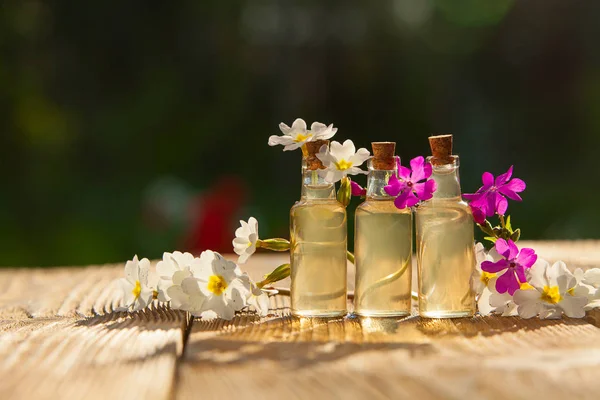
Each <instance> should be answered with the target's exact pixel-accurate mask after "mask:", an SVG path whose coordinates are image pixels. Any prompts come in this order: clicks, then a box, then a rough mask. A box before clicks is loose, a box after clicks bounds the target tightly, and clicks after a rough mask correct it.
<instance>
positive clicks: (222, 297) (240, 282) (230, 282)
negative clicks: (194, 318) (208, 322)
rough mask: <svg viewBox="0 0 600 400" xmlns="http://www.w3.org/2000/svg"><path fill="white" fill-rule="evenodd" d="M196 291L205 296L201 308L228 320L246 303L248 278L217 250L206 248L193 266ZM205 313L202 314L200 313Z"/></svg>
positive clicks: (248, 285)
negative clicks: (198, 290) (196, 268)
mask: <svg viewBox="0 0 600 400" xmlns="http://www.w3.org/2000/svg"><path fill="white" fill-rule="evenodd" d="M194 278H195V279H197V280H198V285H199V287H200V291H201V292H202V294H203V295H204V296H205V297H206V299H205V300H204V302H203V304H202V310H203V311H206V312H210V313H211V314H212V313H214V314H216V315H217V316H218V317H221V318H223V319H227V320H230V319H232V318H233V316H234V315H235V312H236V311H239V310H241V309H242V308H244V307H245V306H246V305H247V301H246V300H247V299H248V297H249V295H250V284H251V283H250V278H248V275H246V274H243V273H242V271H241V270H240V268H239V267H238V266H237V265H236V264H235V263H234V262H231V261H228V260H226V259H225V258H223V256H222V255H220V254H219V253H217V252H213V251H211V250H206V251H204V252H202V254H201V255H200V268H199V269H198V270H194ZM202 315H203V316H205V314H202Z"/></svg>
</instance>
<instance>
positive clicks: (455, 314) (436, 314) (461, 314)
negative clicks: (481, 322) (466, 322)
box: [419, 310, 475, 319]
mask: <svg viewBox="0 0 600 400" xmlns="http://www.w3.org/2000/svg"><path fill="white" fill-rule="evenodd" d="M419 315H420V316H421V317H423V318H436V319H441V318H470V317H472V316H474V315H475V311H472V310H468V311H437V310H436V311H419Z"/></svg>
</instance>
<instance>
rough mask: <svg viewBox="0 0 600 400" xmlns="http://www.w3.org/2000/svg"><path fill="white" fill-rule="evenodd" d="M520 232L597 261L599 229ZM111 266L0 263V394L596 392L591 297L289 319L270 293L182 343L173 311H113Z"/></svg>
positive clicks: (570, 255) (567, 257)
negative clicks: (486, 310)
mask: <svg viewBox="0 0 600 400" xmlns="http://www.w3.org/2000/svg"><path fill="white" fill-rule="evenodd" d="M520 244H521V246H530V247H534V248H535V249H536V250H537V252H538V253H539V254H540V256H542V257H544V258H546V259H548V260H549V261H555V260H556V259H562V260H564V261H565V262H567V263H568V264H569V265H570V266H571V267H572V268H575V267H583V268H590V267H600V241H582V242H565V243H557V242H521V243H520ZM229 257H231V258H232V259H235V257H234V256H229ZM288 260H289V257H288V256H287V254H285V253H283V254H281V253H280V254H268V253H267V254H257V255H255V256H253V257H252V258H251V259H250V261H249V262H248V264H246V265H244V266H242V268H243V269H244V270H246V271H248V272H249V274H250V276H251V277H252V278H253V279H254V280H260V279H261V277H262V275H264V274H266V273H268V272H270V271H271V270H272V269H273V268H274V267H276V266H277V265H280V264H282V263H284V262H287V261H288ZM350 267H351V268H349V277H348V279H349V288H350V289H352V287H353V285H352V283H353V280H354V270H353V268H352V266H351V265H350ZM122 273H123V264H115V265H108V266H94V267H87V268H53V269H11V270H0V398H1V399H3V400H4V399H12V398H33V397H37V398H41V399H46V398H47V399H51V398H86V399H88V398H91V399H94V398H110V397H115V398H137V397H144V398H150V399H154V398H157V399H159V398H160V399H162V398H167V397H173V396H174V397H179V398H191V397H193V398H197V397H199V396H200V395H201V396H202V398H207V399H210V398H217V397H218V398H219V399H222V398H224V397H225V398H229V397H233V396H236V395H237V396H242V397H244V398H267V399H269V398H278V399H280V398H282V397H290V398H306V397H309V396H312V397H318V398H322V397H332V398H348V399H351V398H363V397H367V396H368V397H370V398H375V399H378V398H411V399H412V398H415V397H416V398H422V399H434V398H451V399H454V398H457V399H458V398H477V399H497V398H498V399H499V398H509V397H510V398H515V399H519V398H541V397H545V398H549V399H552V398H565V397H569V398H577V399H587V398H590V399H592V398H593V399H595V398H597V393H599V392H600V380H599V379H597V377H598V373H597V371H598V368H599V367H600V333H599V331H600V329H599V328H598V327H599V326H600V322H599V321H600V314H599V313H600V311H598V310H594V311H591V312H590V313H588V316H587V317H586V318H585V319H583V320H569V319H567V320H564V321H539V320H537V319H534V320H528V321H524V320H520V319H518V318H501V317H488V318H474V319H466V320H465V319H463V320H452V321H451V320H426V319H420V318H418V317H410V318H407V319H403V320H396V319H374V318H341V319H336V320H324V319H299V318H294V317H291V316H290V315H289V305H290V303H289V297H287V296H281V295H280V296H274V297H272V298H271V308H272V311H273V315H272V316H270V317H268V318H263V319H260V318H257V317H256V316H254V315H252V314H250V313H248V314H244V315H241V316H240V317H238V318H236V319H235V320H234V321H232V322H226V321H221V320H214V321H200V320H196V321H194V323H193V329H192V332H191V334H190V336H189V342H188V343H187V345H186V344H185V342H184V338H185V337H186V336H185V333H186V329H187V326H186V323H187V319H186V315H185V314H184V313H181V312H176V311H172V310H168V309H166V308H164V307H160V308H157V309H155V310H154V311H152V312H150V311H146V312H142V313H133V314H129V315H128V314H123V313H115V312H114V309H115V308H116V307H118V306H119V305H120V303H121V297H120V296H121V295H120V293H119V291H118V290H117V286H116V281H115V280H116V279H117V278H120V277H121V276H122ZM279 285H281V286H283V287H289V286H288V285H289V280H287V281H284V282H282V283H280V284H279ZM86 317H87V318H86Z"/></svg>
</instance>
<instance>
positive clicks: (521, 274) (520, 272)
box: [515, 264, 527, 286]
mask: <svg viewBox="0 0 600 400" xmlns="http://www.w3.org/2000/svg"><path fill="white" fill-rule="evenodd" d="M515 274H516V275H517V279H518V280H519V283H525V282H527V277H526V276H525V268H523V266H522V265H520V264H518V265H517V266H516V267H515ZM519 286H520V285H519Z"/></svg>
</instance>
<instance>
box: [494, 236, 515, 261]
mask: <svg viewBox="0 0 600 400" xmlns="http://www.w3.org/2000/svg"><path fill="white" fill-rule="evenodd" d="M494 247H495V249H496V251H497V252H498V254H500V255H501V256H502V257H504V258H506V259H507V260H512V259H513V257H511V256H510V253H511V248H510V246H509V244H508V242H507V241H506V240H505V239H498V240H496V244H495V245H494ZM515 255H516V254H515Z"/></svg>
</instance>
